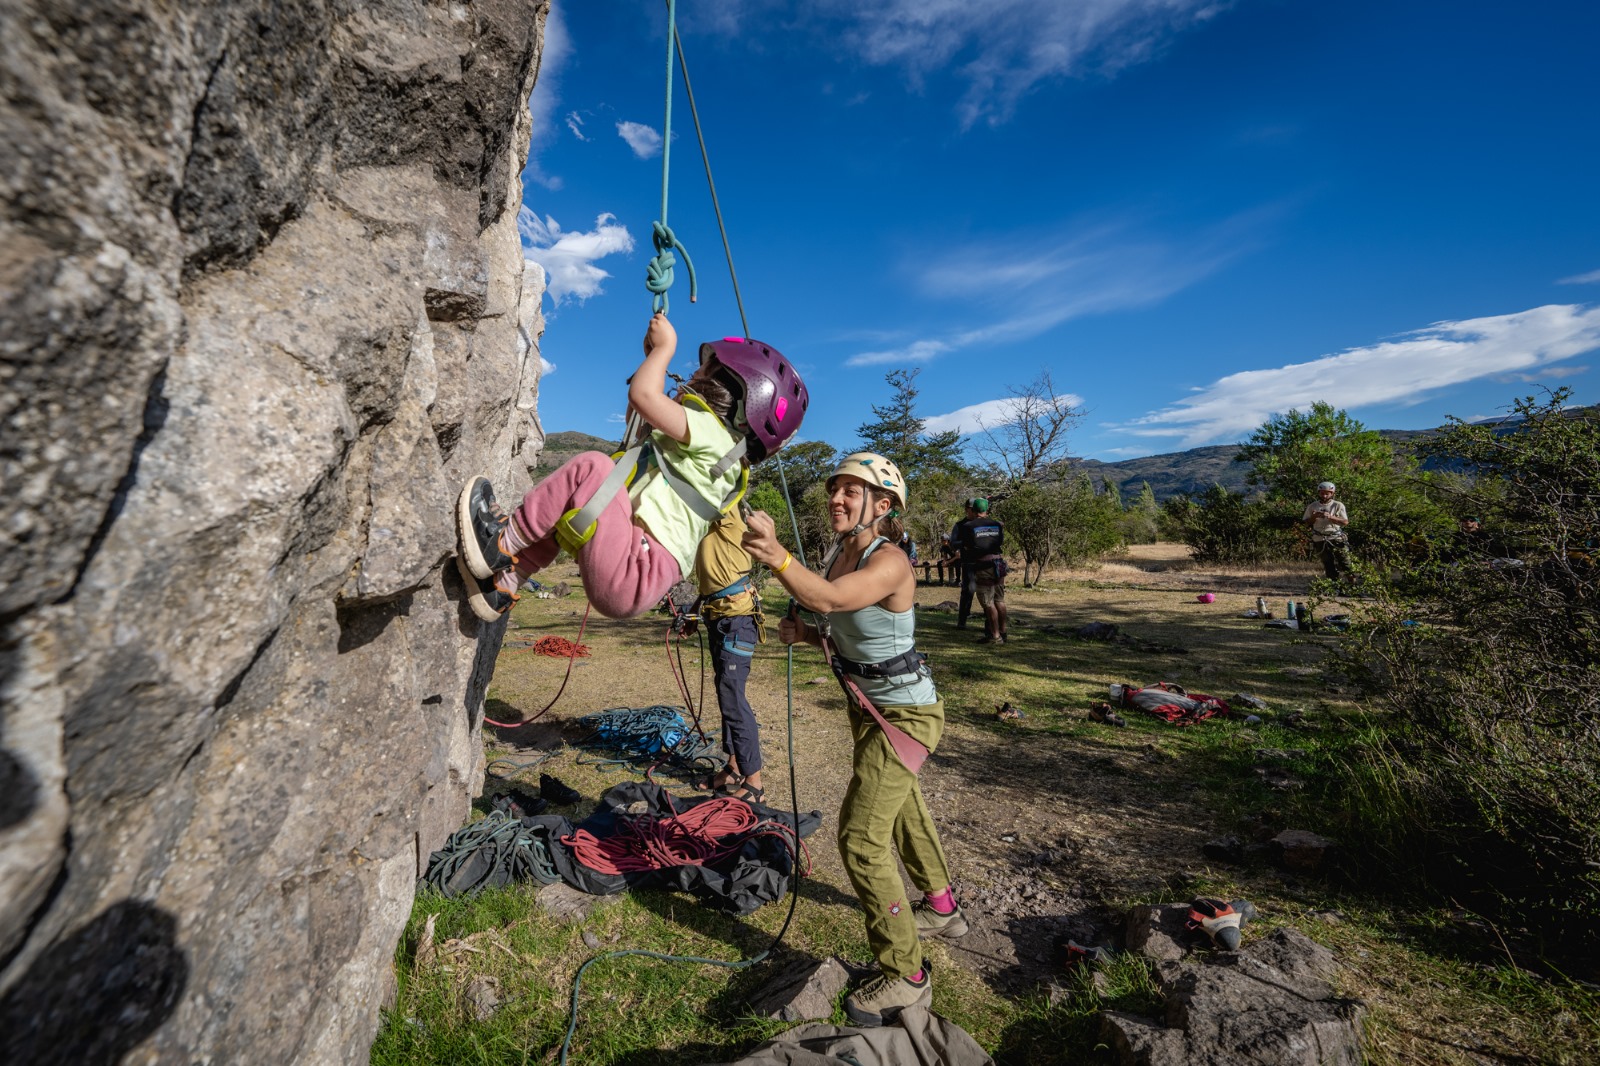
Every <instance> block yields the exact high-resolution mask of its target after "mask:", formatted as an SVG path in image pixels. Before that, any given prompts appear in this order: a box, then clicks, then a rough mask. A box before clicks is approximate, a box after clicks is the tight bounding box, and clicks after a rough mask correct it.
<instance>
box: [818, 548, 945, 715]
mask: <svg viewBox="0 0 1600 1066" xmlns="http://www.w3.org/2000/svg"><path fill="white" fill-rule="evenodd" d="M887 543H889V542H888V541H887V540H885V539H884V538H883V537H879V538H878V539H877V540H875V541H873V542H872V543H871V544H870V545H868V546H867V550H866V551H864V552H862V553H861V561H860V562H858V563H856V569H857V570H860V569H861V568H862V567H863V566H865V565H866V562H867V557H868V556H869V555H871V554H872V553H873V552H875V551H877V550H878V546H879V545H882V544H887ZM828 625H829V627H830V630H831V633H830V635H831V638H832V640H833V646H834V648H836V649H837V650H838V652H839V654H840V655H842V656H844V657H845V658H846V659H850V660H853V661H855V662H858V663H881V662H883V661H884V660H885V659H893V658H894V657H895V656H897V655H903V654H905V653H906V652H908V651H910V650H911V649H912V648H914V647H916V644H917V612H916V610H915V609H913V610H909V611H900V612H898V613H897V612H895V611H889V610H885V609H884V608H882V607H879V606H878V605H877V604H875V603H874V604H871V605H869V606H866V607H863V608H861V609H860V610H858V611H840V612H837V613H835V614H830V615H828ZM850 679H851V680H852V681H854V682H855V683H856V684H857V685H860V686H861V691H862V692H863V693H865V694H866V697H867V698H868V699H869V700H871V701H872V702H873V703H875V704H877V705H878V706H880V707H884V706H913V707H921V706H925V705H927V704H930V703H937V702H938V701H939V692H938V689H936V688H935V687H934V684H933V675H932V674H930V673H929V672H928V668H927V667H926V666H924V667H923V668H922V669H921V670H919V671H917V672H916V673H911V674H900V675H897V676H895V677H858V676H856V675H855V674H851V675H850Z"/></svg>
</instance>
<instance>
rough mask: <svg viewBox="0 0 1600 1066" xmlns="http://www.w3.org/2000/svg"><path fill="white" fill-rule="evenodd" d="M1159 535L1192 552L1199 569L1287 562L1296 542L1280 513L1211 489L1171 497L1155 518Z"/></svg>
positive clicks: (1241, 496) (1240, 496) (1260, 503)
mask: <svg viewBox="0 0 1600 1066" xmlns="http://www.w3.org/2000/svg"><path fill="white" fill-rule="evenodd" d="M1160 525H1161V532H1162V535H1163V536H1165V537H1167V538H1168V539H1169V540H1176V541H1181V542H1182V543H1184V544H1187V545H1189V547H1190V548H1192V549H1194V558H1195V560H1196V561H1198V562H1202V563H1220V564H1223V565H1226V566H1247V565H1250V564H1253V563H1260V562H1265V561H1266V560H1269V559H1284V558H1288V557H1290V556H1291V555H1292V554H1293V553H1294V552H1295V551H1296V548H1297V545H1298V543H1299V540H1298V538H1297V537H1296V536H1295V534H1294V532H1293V527H1292V522H1286V521H1284V519H1283V514H1282V509H1281V508H1274V507H1273V506H1272V505H1271V504H1269V503H1268V502H1267V501H1265V500H1259V499H1257V500H1252V499H1249V498H1248V497H1246V496H1245V495H1244V494H1243V493H1238V492H1229V491H1228V490H1227V489H1225V488H1223V487H1222V486H1221V485H1213V486H1211V487H1210V488H1209V489H1207V490H1206V491H1204V492H1202V493H1200V494H1199V495H1197V496H1173V497H1172V498H1170V499H1168V500H1167V503H1166V506H1165V507H1164V508H1163V509H1162V512H1161V518H1160Z"/></svg>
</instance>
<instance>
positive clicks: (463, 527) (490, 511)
mask: <svg viewBox="0 0 1600 1066" xmlns="http://www.w3.org/2000/svg"><path fill="white" fill-rule="evenodd" d="M509 521H511V519H509V518H508V517H506V513H505V512H504V511H502V510H501V509H500V505H499V504H498V503H496V502H495V499H494V486H493V485H491V484H489V479H488V478H486V477H484V476H483V475H482V474H479V475H478V476H477V477H474V478H472V479H471V480H469V481H468V482H467V484H466V487H465V488H463V489H462V490H461V496H460V498H459V499H457V500H456V535H457V536H459V537H460V538H461V557H462V558H463V559H465V560H466V569H467V570H468V571H470V572H471V574H472V576H473V577H477V578H482V579H484V580H485V581H487V580H490V579H492V578H493V577H494V575H495V574H496V573H497V572H498V571H501V570H508V569H510V567H511V564H512V562H513V561H514V560H513V559H512V558H511V556H509V555H507V554H506V553H505V552H504V551H502V550H501V549H500V531H501V530H502V529H504V528H505V527H506V523H507V522H509Z"/></svg>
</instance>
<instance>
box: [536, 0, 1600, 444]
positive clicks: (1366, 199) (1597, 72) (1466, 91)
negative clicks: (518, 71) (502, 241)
mask: <svg viewBox="0 0 1600 1066" xmlns="http://www.w3.org/2000/svg"><path fill="white" fill-rule="evenodd" d="M678 7H679V28H680V33H681V34H682V36H683V39H684V47H685V50H686V51H687V53H688V58H689V65H690V74H691V76H692V78H693V85H694V92H695V97H696V102H697V103H698V104H699V107H700V114H701V120H702V122H703V123H704V125H705V128H706V137H707V141H708V146H709V149H710V152H711V162H712V167H713V171H714V173H715V176H716V180H717V190H718V194H719V196H720V198H721V201H722V207H723V212H724V215H725V216H726V218H727V222H728V226H729V237H730V240H731V243H732V247H733V255H734V262H735V265H736V266H737V268H738V273H739V282H740V288H741V289H742V291H743V293H744V299H745V305H746V309H747V311H748V313H749V317H750V329H751V332H752V333H753V334H754V335H755V336H756V337H758V338H760V339H762V340H765V341H767V342H768V343H770V344H773V345H775V346H776V347H778V348H779V349H780V350H782V351H783V352H784V353H785V354H786V355H788V356H789V357H790V358H791V359H792V360H793V361H794V362H795V364H796V365H797V366H798V367H799V368H800V370H801V372H802V373H803V374H804V375H805V378H806V381H807V384H808V385H809V387H810V389H811V395H812V406H811V411H810V414H809V415H808V417H807V420H806V425H805V426H804V428H803V430H802V433H801V436H802V437H804V438H806V439H820V440H826V441H829V442H830V443H833V444H835V445H838V446H841V447H850V446H852V445H854V444H855V443H856V439H857V438H856V434H855V429H856V427H857V426H858V425H860V424H861V423H862V422H863V421H865V420H866V419H868V418H869V417H870V405H871V404H873V403H882V402H883V401H884V400H886V399H887V397H888V394H889V390H888V387H887V385H885V383H884V380H883V376H884V374H885V373H886V372H887V371H889V370H893V369H896V368H899V367H910V366H916V367H921V368H922V373H921V376H920V378H919V385H920V386H921V389H922V394H921V397H920V399H919V410H920V413H921V414H923V415H924V416H925V417H927V418H928V419H929V421H930V424H931V426H932V427H933V428H949V427H952V426H954V427H957V428H961V429H963V430H975V429H976V428H977V418H978V417H981V416H983V415H984V414H987V415H988V417H989V420H990V421H991V422H992V421H993V418H994V417H995V412H996V410H997V405H1000V404H1003V403H1004V400H1005V397H1007V396H1008V394H1009V392H1010V390H1011V389H1012V388H1013V387H1017V386H1022V385H1026V384H1027V383H1028V382H1030V381H1032V380H1034V379H1035V378H1036V377H1037V376H1038V375H1039V373H1040V372H1041V371H1042V370H1049V371H1050V373H1051V376H1052V379H1053V381H1054V384H1055V386H1056V388H1057V390H1058V391H1060V392H1062V393H1064V394H1070V395H1071V396H1074V397H1076V398H1078V400H1079V402H1080V403H1081V406H1082V408H1083V409H1084V411H1085V418H1084V419H1083V421H1082V423H1081V425H1080V426H1079V427H1078V429H1077V430H1076V432H1075V436H1074V439H1073V450H1074V452H1076V453H1077V454H1080V455H1085V456H1090V457H1095V458H1101V459H1106V460H1114V459H1118V458H1126V457H1130V456H1135V455H1145V454H1150V453H1154V452H1163V451H1172V450H1177V449H1181V448H1188V447H1193V446H1196V445H1201V444H1214V443H1228V442H1231V441H1236V440H1239V439H1241V438H1242V437H1244V436H1245V435H1247V434H1248V433H1249V431H1250V429H1252V428H1253V427H1254V426H1256V425H1258V424H1259V423H1260V422H1261V421H1262V420H1263V419H1264V418H1265V417H1267V416H1268V415H1269V414H1271V413H1273V412H1275V411H1282V410H1286V409H1288V408H1290V407H1296V406H1298V407H1305V406H1308V405H1309V404H1310V403H1311V402H1313V401H1315V400H1326V401H1328V402H1330V403H1333V404H1334V405H1335V406H1338V407H1344V408H1347V409H1348V410H1350V411H1351V413H1352V414H1354V415H1355V416H1356V417H1358V418H1360V419H1362V420H1363V421H1365V422H1366V423H1367V424H1368V425H1369V426H1373V427H1375V428H1420V427H1425V426H1431V425H1437V424H1439V423H1440V422H1441V421H1442V420H1443V419H1444V416H1446V415H1447V414H1453V415H1457V416H1460V417H1464V418H1469V419H1470V418H1476V417H1482V416H1487V415H1492V414H1495V413H1496V412H1498V411H1500V410H1501V409H1502V408H1504V407H1505V405H1506V404H1507V403H1508V402H1509V401H1510V400H1511V399H1512V398H1513V397H1515V396H1517V395H1522V394H1525V393H1527V392H1529V391H1532V390H1534V389H1535V388H1536V386H1539V385H1546V386H1556V385H1567V386H1570V387H1572V388H1573V389H1574V390H1575V393H1576V396H1575V400H1576V401H1577V402H1581V403H1594V402H1597V401H1600V394H1597V390H1596V381H1597V379H1600V196H1597V190H1600V181H1597V180H1596V174H1597V172H1600V166H1597V164H1600V120H1597V118H1596V111H1595V105H1596V102H1597V101H1600V63H1597V62H1596V61H1595V59H1594V54H1593V45H1594V42H1595V41H1596V40H1600V5H1597V4H1593V3H1590V2H1569V3H1562V2H1549V3H1540V4H1521V5H1513V4H1504V3H1480V2H1473V0H1457V2H1453V3H1448V4H1446V3H1439V2H1435V3H1406V2H1404V0H1387V2H1382V3H1379V2H1365V0H1358V2H1346V3H1340V4H1325V3H1305V2H1301V0H1236V2H1231V3H1229V2H1222V3H1217V2H1212V0H983V2H981V3H979V2H973V0H873V2H872V3H862V2H860V0H792V2H791V0H679V4H678ZM664 34H665V5H664V4H662V3H661V2H659V0H603V2H593V0H591V2H588V3H572V2H563V0H556V4H555V7H554V10H553V12H552V15H551V21H550V25H549V29H548V34H547V40H546V51H545V58H544V67H543V70H542V72H541V76H540V81H539V85H538V88H537V89H536V90H535V93H534V97H533V99H532V101H531V102H530V106H531V108H532V111H533V114H534V120H535V130H534V143H533V149H532V151H531V153H530V158H529V162H528V167H527V170H526V172H525V181H526V189H525V192H524V196H523V202H524V210H523V216H522V230H523V235H524V245H525V250H526V254H527V256H528V258H529V259H530V260H531V261H533V262H537V263H539V264H541V266H542V267H543V268H544V269H545V270H546V272H547V276H548V278H549V282H550V294H549V295H548V296H547V297H546V301H545V314H546V318H547V325H546V330H545V335H544V341H543V353H544V357H545V359H546V360H547V361H548V363H549V364H551V365H552V366H553V367H554V370H553V371H550V372H548V373H547V376H546V377H545V378H544V380H543V383H542V385H541V394H540V415H541V418H542V421H543V423H544V426H545V428H546V430H548V431H552V432H553V431H556V430H568V429H576V430H582V431H585V432H589V433H594V434H596V435H599V436H606V437H614V436H615V435H616V434H617V433H618V432H619V423H620V414H621V411H622V408H623V405H624V400H625V391H626V386H625V385H624V379H625V378H626V377H627V375H628V374H629V373H631V372H632V370H633V368H634V367H635V366H636V365H637V362H638V359H639V354H640V348H639V344H640V338H641V336H642V335H643V330H644V325H645V322H646V319H647V318H648V315H649V309H650V297H649V294H648V293H647V292H646V291H645V288H644V275H645V266H646V263H647V262H648V260H649V258H650V256H651V255H652V254H653V249H652V247H651V242H650V228H651V223H652V221H654V220H655V219H656V218H658V217H659V215H660V211H661V130H662V126H663V117H664V116H663V96H662V91H663V83H664V77H665V61H666V51H665V36H664ZM675 85H676V88H677V94H678V95H677V96H676V98H675V101H674V107H673V134H674V136H673V140H672V143H671V149H670V161H671V164H672V178H671V199H670V203H669V213H668V219H667V221H668V222H669V223H670V224H671V226H672V228H673V229H674V230H675V231H676V232H677V234H678V237H679V239H680V240H682V241H683V243H684V245H685V246H686V247H687V248H688V250H689V253H690V255H691V256H692V257H693V260H694V263H695V266H696V268H697V272H698V275H699V281H700V299H699V302H698V303H695V304H691V303H690V302H689V292H688V279H687V276H686V273H685V271H684V269H683V268H682V267H681V266H680V267H679V269H678V271H677V283H676V285H675V286H674V288H673V289H672V293H671V299H672V310H671V317H672V320H673V322H674V324H675V326H676V327H677V330H678V332H679V335H680V338H681V341H682V343H681V345H680V353H681V354H680V356H679V358H678V361H677V363H676V364H675V367H674V369H676V370H678V371H679V372H680V373H684V374H687V373H689V371H690V370H691V369H692V366H693V359H694V351H695V347H696V343H697V342H698V341H700V340H703V339H708V338H712V337H721V336H724V335H735V334H738V333H740V332H741V329H740V325H739V317H738V312H737V309H736V307H735V303H734V299H733V293H732V287H731V285H730V284H729V281H728V273H727V267H726V265H725V261H724V259H723V256H722V247H721V241H720V238H719V237H718V234H717V229H716V225H715V221H714V218H713V216H712V213H711V205H710V197H709V195H708V193H707V190H706V183H705V175H704V172H703V170H702V169H701V164H700V158H699V150H698V147H697V146H696V142H695V138H694V130H693V127H692V126H691V124H690V119H689V113H688V107H687V104H686V101H685V98H684V96H683V87H682V81H681V78H676V77H675Z"/></svg>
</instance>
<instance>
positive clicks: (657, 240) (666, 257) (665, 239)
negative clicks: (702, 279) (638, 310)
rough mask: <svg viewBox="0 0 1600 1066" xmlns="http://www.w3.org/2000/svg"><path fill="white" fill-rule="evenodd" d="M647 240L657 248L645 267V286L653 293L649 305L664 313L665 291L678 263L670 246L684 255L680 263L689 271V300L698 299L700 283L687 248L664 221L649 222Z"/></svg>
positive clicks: (691, 301)
mask: <svg viewBox="0 0 1600 1066" xmlns="http://www.w3.org/2000/svg"><path fill="white" fill-rule="evenodd" d="M650 240H651V242H652V243H653V244H654V245H655V247H656V254H655V257H654V258H653V259H651V260H650V263H649V265H648V266H646V267H645V276H644V287H645V288H647V289H649V290H650V292H651V293H652V294H653V295H654V299H653V300H652V301H651V306H652V308H653V309H654V310H656V311H660V312H662V313H663V314H665V313H666V310H667V290H668V289H670V288H672V282H673V268H674V267H676V266H677V265H678V258H677V256H675V255H673V254H672V252H673V249H677V251H678V252H679V254H681V255H682V256H683V265H684V267H685V268H686V269H687V270H688V271H689V302H690V303H694V302H695V301H696V300H698V299H699V298H700V284H699V282H698V281H697V280H696V278H695V275H694V260H692V259H690V258H689V250H688V249H687V248H685V247H684V246H683V242H682V241H680V240H678V236H677V234H675V233H673V232H672V227H671V226H668V225H667V224H666V223H665V222H653V223H651V227H650Z"/></svg>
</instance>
